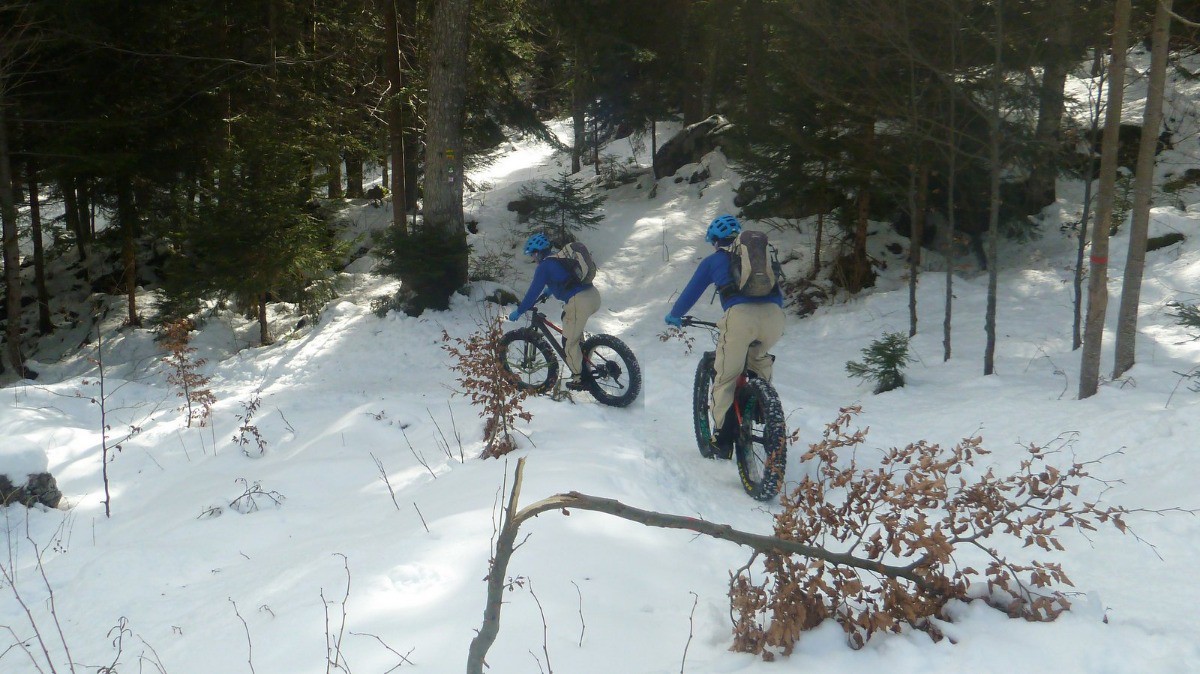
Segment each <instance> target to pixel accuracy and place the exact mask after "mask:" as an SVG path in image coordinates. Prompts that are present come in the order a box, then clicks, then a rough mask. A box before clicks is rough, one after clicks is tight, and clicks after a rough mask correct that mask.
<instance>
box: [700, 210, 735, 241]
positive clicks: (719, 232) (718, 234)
mask: <svg viewBox="0 0 1200 674" xmlns="http://www.w3.org/2000/svg"><path fill="white" fill-rule="evenodd" d="M741 231H742V225H741V224H740V223H739V222H738V221H737V218H735V217H733V216H732V215H722V216H720V217H719V218H717V219H716V220H713V221H712V222H711V223H710V224H709V225H708V231H707V232H705V233H704V240H705V241H707V242H709V243H714V242H716V241H720V240H722V239H732V238H733V237H735V236H737V235H738V234H740V233H741Z"/></svg>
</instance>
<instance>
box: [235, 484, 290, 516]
mask: <svg viewBox="0 0 1200 674" xmlns="http://www.w3.org/2000/svg"><path fill="white" fill-rule="evenodd" d="M235 481H236V482H237V483H238V484H240V485H241V486H242V493H241V495H240V496H238V497H237V498H235V499H233V500H232V501H230V502H229V508H230V510H233V511H234V512H238V513H241V514H243V515H249V514H250V513H252V512H257V511H258V510H260V509H261V506H260V505H259V503H260V502H261V501H264V500H266V501H270V503H271V504H272V505H274V506H275V507H276V508H278V507H279V506H281V505H283V502H284V500H285V498H286V497H284V495H283V494H280V493H279V492H277V491H275V490H274V489H272V490H264V489H263V488H262V483H260V482H258V481H257V480H256V481H254V482H253V483H252V482H250V481H249V480H247V479H246V478H244V477H239V478H238V479H237V480H235Z"/></svg>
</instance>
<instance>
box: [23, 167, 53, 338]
mask: <svg viewBox="0 0 1200 674" xmlns="http://www.w3.org/2000/svg"><path fill="white" fill-rule="evenodd" d="M25 171H26V176H27V182H28V186H29V231H30V237H31V238H32V239H33V287H34V291H35V292H36V293H37V306H38V334H40V335H48V334H50V333H51V332H53V331H54V324H53V323H51V322H50V292H49V291H48V290H47V289H46V251H45V246H44V245H43V243H42V202H41V199H39V198H38V193H39V191H40V190H39V188H38V180H37V159H35V158H34V157H30V158H29V160H28V161H27V162H26V163H25Z"/></svg>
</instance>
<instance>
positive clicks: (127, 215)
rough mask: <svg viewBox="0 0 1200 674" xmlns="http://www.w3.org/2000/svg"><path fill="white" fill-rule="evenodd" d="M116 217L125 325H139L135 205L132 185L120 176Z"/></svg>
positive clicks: (140, 321) (136, 217)
mask: <svg viewBox="0 0 1200 674" xmlns="http://www.w3.org/2000/svg"><path fill="white" fill-rule="evenodd" d="M117 218H118V220H119V223H120V227H121V264H122V267H123V271H124V286H125V297H126V302H127V304H128V309H129V311H128V315H127V316H126V318H125V324H126V325H133V326H136V325H141V324H142V320H141V318H140V317H138V313H137V250H136V247H135V243H136V240H137V235H138V231H137V230H138V224H137V220H138V214H137V206H136V204H135V203H134V200H133V187H132V186H131V185H130V184H129V181H128V178H122V183H121V184H120V185H119V186H118V187H117Z"/></svg>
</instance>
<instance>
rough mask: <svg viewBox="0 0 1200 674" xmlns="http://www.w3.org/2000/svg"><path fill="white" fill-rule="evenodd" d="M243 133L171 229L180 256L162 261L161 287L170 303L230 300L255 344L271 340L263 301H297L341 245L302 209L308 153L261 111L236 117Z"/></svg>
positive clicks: (315, 286)
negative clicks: (192, 208)
mask: <svg viewBox="0 0 1200 674" xmlns="http://www.w3.org/2000/svg"><path fill="white" fill-rule="evenodd" d="M244 123H245V124H246V125H247V126H250V127H251V128H247V129H244V131H245V132H246V133H245V135H244V137H243V138H240V139H238V140H237V141H236V142H235V143H234V144H233V145H231V146H230V148H229V151H228V153H227V155H226V156H224V157H223V158H222V163H221V167H220V168H221V173H222V175H224V176H225V178H224V179H222V180H221V181H220V182H219V183H218V184H217V185H216V186H215V187H214V188H213V190H212V191H211V192H210V193H206V194H204V195H202V198H201V199H200V201H199V207H198V208H197V210H196V212H195V215H194V216H193V217H191V218H190V219H189V220H188V221H187V223H186V224H185V227H184V229H183V231H181V232H178V236H177V240H178V241H179V243H180V245H181V248H182V251H181V252H182V253H183V256H180V257H177V258H176V260H175V262H174V263H173V264H172V265H171V266H170V267H169V272H170V273H169V274H168V284H167V291H168V295H169V296H170V298H171V300H172V302H171V304H172V305H173V306H176V307H181V308H182V309H184V310H187V309H190V308H193V307H194V306H195V304H196V303H197V302H198V301H199V300H200V299H202V298H230V299H233V300H234V301H235V302H236V303H237V304H238V306H239V307H241V308H242V309H243V310H245V311H246V313H247V314H249V315H251V316H254V317H256V318H257V319H258V321H259V335H260V340H261V342H262V343H263V344H270V343H271V342H272V341H274V338H273V336H272V334H271V332H270V329H269V325H268V322H267V301H268V299H270V298H272V297H275V298H287V299H294V300H295V301H297V302H299V303H301V304H302V305H303V304H304V300H305V299H306V298H307V297H309V296H311V294H312V293H313V292H317V291H319V290H321V289H323V286H322V284H321V283H320V281H321V280H322V279H324V278H326V277H327V276H328V275H329V270H330V268H331V267H332V265H333V264H334V263H335V262H336V261H337V260H338V259H340V256H341V255H342V253H343V252H344V247H343V246H340V245H339V244H338V243H337V242H335V241H334V240H333V239H332V238H331V237H330V233H329V229H328V228H327V227H326V225H325V223H324V222H323V221H321V219H319V218H317V217H315V215H314V214H313V213H312V212H311V209H310V208H309V200H310V194H309V192H307V191H306V190H305V189H303V188H302V187H298V186H303V185H305V184H307V181H306V178H307V176H308V175H310V171H311V166H312V156H311V155H310V154H307V153H305V152H301V151H298V150H297V149H296V146H295V143H294V140H295V139H294V138H289V137H287V136H286V135H282V134H281V133H280V131H281V129H286V127H285V126H283V125H280V124H277V123H276V120H275V119H273V118H270V117H266V118H263V119H259V120H253V121H252V120H246V121H245V122H244Z"/></svg>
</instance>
